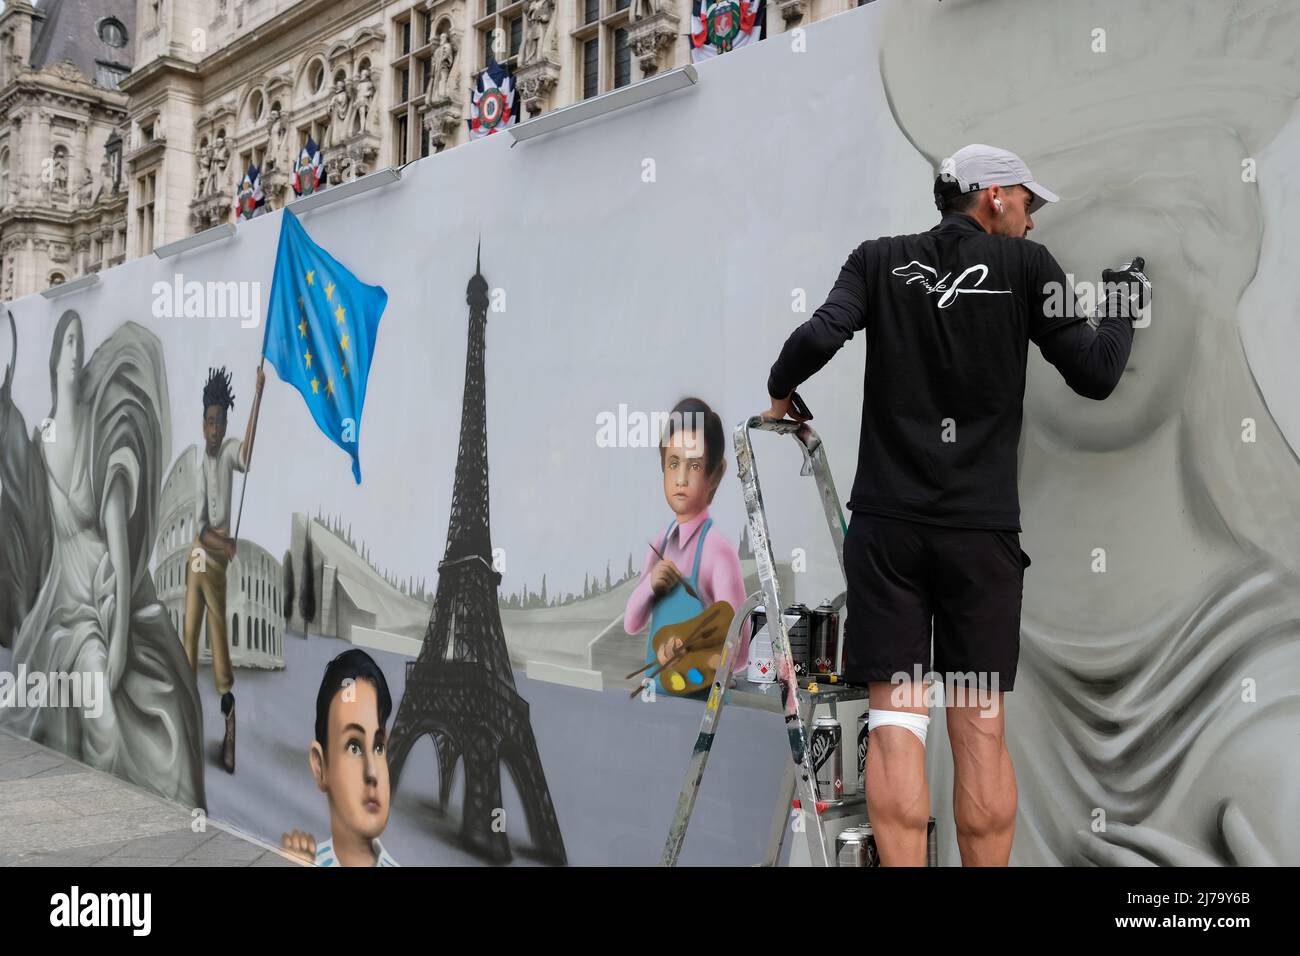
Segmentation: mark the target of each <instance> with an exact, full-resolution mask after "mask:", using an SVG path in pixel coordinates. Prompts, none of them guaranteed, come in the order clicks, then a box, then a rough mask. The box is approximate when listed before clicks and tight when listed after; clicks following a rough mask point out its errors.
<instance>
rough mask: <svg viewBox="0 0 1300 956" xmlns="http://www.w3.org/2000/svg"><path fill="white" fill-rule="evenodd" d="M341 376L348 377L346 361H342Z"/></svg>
mask: <svg viewBox="0 0 1300 956" xmlns="http://www.w3.org/2000/svg"><path fill="white" fill-rule="evenodd" d="M343 377H344V378H347V377H348V363H347V362H344V363H343Z"/></svg>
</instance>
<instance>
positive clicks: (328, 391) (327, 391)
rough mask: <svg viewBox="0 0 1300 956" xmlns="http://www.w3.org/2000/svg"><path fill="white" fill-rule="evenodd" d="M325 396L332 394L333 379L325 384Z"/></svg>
mask: <svg viewBox="0 0 1300 956" xmlns="http://www.w3.org/2000/svg"><path fill="white" fill-rule="evenodd" d="M325 394H326V395H333V394H334V379H332V378H331V379H329V380H328V381H326V382H325Z"/></svg>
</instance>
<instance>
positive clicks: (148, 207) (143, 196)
mask: <svg viewBox="0 0 1300 956" xmlns="http://www.w3.org/2000/svg"><path fill="white" fill-rule="evenodd" d="M135 185H136V196H137V198H136V203H135V215H136V235H137V236H139V242H138V249H137V253H138V254H139V255H142V256H143V255H146V254H147V253H150V252H152V251H153V243H154V196H155V192H156V190H157V185H158V173H157V171H154V172H151V173H145V174H144V175H143V176H140V177H139V178H137V179H136V181H135Z"/></svg>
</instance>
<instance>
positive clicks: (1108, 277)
mask: <svg viewBox="0 0 1300 956" xmlns="http://www.w3.org/2000/svg"><path fill="white" fill-rule="evenodd" d="M1145 267H1146V262H1145V261H1144V260H1143V259H1142V257H1141V256H1135V257H1134V258H1132V259H1130V260H1129V261H1128V262H1126V263H1124V264H1123V265H1122V266H1120V267H1119V268H1118V269H1103V270H1102V273H1101V284H1102V285H1101V287H1102V308H1101V314H1102V315H1118V316H1125V317H1127V318H1130V319H1132V318H1136V317H1137V315H1138V313H1139V312H1141V311H1142V310H1144V309H1145V308H1146V307H1147V306H1148V305H1150V303H1151V280H1150V279H1148V278H1147V276H1146V273H1145V272H1143V271H1142V270H1143V269H1144V268H1145Z"/></svg>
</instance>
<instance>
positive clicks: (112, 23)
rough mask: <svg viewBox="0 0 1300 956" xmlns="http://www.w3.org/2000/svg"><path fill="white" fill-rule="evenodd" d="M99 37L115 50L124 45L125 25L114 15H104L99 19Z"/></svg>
mask: <svg viewBox="0 0 1300 956" xmlns="http://www.w3.org/2000/svg"><path fill="white" fill-rule="evenodd" d="M98 32H99V38H100V39H101V40H103V41H104V42H105V43H107V44H108V45H109V46H111V47H112V48H113V49H115V50H120V49H122V47H124V46H126V27H124V26H122V21H121V20H119V19H117V18H116V17H104V19H102V20H100V21H99V28H98Z"/></svg>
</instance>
